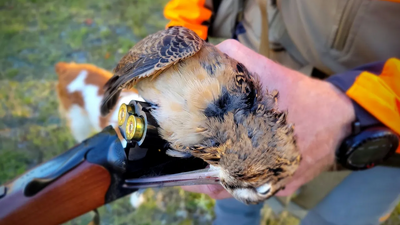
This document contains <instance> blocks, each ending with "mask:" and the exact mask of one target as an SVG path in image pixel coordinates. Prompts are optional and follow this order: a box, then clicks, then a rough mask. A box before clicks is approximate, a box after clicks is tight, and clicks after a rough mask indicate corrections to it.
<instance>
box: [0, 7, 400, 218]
mask: <svg viewBox="0 0 400 225" xmlns="http://www.w3.org/2000/svg"><path fill="white" fill-rule="evenodd" d="M166 1H167V0H153V1H144V0H132V1H125V0H107V1H106V0H86V1H80V0H68V1H67V0H60V1H51V0H13V1H6V0H2V1H0V15H1V16H0V68H1V69H2V70H1V71H0V183H5V182H6V181H8V180H10V179H12V178H14V177H16V176H17V175H20V174H22V173H23V172H24V171H26V170H28V169H30V168H32V167H34V166H35V165H37V164H40V163H42V162H44V161H46V160H48V159H50V158H52V157H54V156H56V155H58V154H60V153H62V152H63V151H65V150H67V149H68V148H70V147H72V146H73V145H74V144H75V142H74V140H73V138H72V136H71V135H70V133H69V132H68V130H67V128H66V125H65V123H64V121H62V120H61V119H60V116H59V114H58V102H57V98H56V93H55V89H54V87H55V83H56V81H57V80H56V79H57V76H56V74H55V72H54V65H55V64H56V63H57V62H59V61H68V62H69V61H75V62H78V63H92V64H95V65H97V66H100V67H102V68H105V69H108V70H111V69H112V68H113V67H114V66H115V65H116V63H117V61H118V60H119V59H120V58H121V57H122V55H123V54H124V53H125V52H126V51H127V50H128V49H129V48H130V47H132V46H133V45H134V44H135V43H136V42H137V41H139V40H140V39H142V38H143V37H145V36H146V35H147V34H149V33H153V32H155V31H158V30H160V29H162V28H163V27H164V25H165V23H166V21H165V19H164V18H163V15H162V9H163V6H164V5H165V3H166ZM144 197H145V199H146V201H145V203H144V204H142V205H141V206H140V207H139V208H138V209H134V208H132V206H131V205H130V204H129V198H122V199H119V200H117V201H115V202H113V203H111V204H108V205H105V206H103V207H101V208H100V209H99V212H100V217H101V223H102V224H115V225H118V224H121V225H122V224H143V225H144V224H181V225H186V224H211V221H212V219H213V217H214V213H213V206H214V204H215V201H214V200H212V199H210V198H209V197H207V196H205V195H201V194H195V193H188V192H184V191H183V190H181V189H179V188H164V189H160V190H158V189H157V190H156V189H148V190H147V191H146V192H145V193H144ZM399 213H400V207H398V208H397V209H396V211H395V213H394V214H393V215H392V217H391V218H390V220H389V221H388V222H387V225H391V224H398V223H399V222H400V221H399V220H398V215H399ZM396 218H397V220H396ZM90 219H91V214H90V213H88V214H86V215H83V216H81V217H78V218H76V219H74V220H72V221H70V222H68V223H67V224H71V225H75V224H88V222H89V221H90ZM264 224H269V225H278V224H292V225H294V224H298V220H296V219H294V218H293V217H290V216H287V215H279V216H273V215H272V214H271V211H270V210H268V208H265V209H264Z"/></svg>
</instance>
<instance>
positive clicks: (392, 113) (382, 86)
mask: <svg viewBox="0 0 400 225" xmlns="http://www.w3.org/2000/svg"><path fill="white" fill-rule="evenodd" d="M377 75H378V74H373V73H370V72H366V71H365V72H362V73H361V74H360V75H359V76H358V77H357V78H356V80H355V82H354V83H353V85H352V86H351V87H350V88H349V89H348V90H347V91H346V94H347V96H349V97H350V98H351V99H353V100H354V101H356V102H357V103H358V104H359V105H360V106H362V107H363V108H364V109H365V110H367V111H368V112H369V113H370V114H371V115H373V116H374V117H375V118H377V119H378V120H379V121H381V122H382V123H383V124H384V125H386V126H387V127H389V128H390V129H392V130H393V131H394V132H396V133H397V134H399V135H400V60H399V59H396V58H391V59H389V60H387V61H386V63H385V65H384V67H383V70H382V72H381V74H379V75H378V76H377ZM397 153H400V146H399V148H398V149H397Z"/></svg>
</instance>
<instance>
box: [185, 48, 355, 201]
mask: <svg viewBox="0 0 400 225" xmlns="http://www.w3.org/2000/svg"><path fill="white" fill-rule="evenodd" d="M217 47H218V49H219V50H221V51H222V52H224V53H226V54H228V55H229V56H230V57H232V58H234V59H236V60H237V61H239V62H241V63H243V64H244V65H245V66H246V67H247V69H248V70H249V71H251V72H253V73H255V74H257V75H258V76H259V77H260V80H261V82H262V84H263V87H264V88H266V89H267V90H268V91H273V90H278V91H279V98H278V107H279V109H280V110H287V111H288V112H289V113H288V122H289V123H293V124H294V125H295V134H296V138H297V144H298V148H299V151H300V152H301V155H302V161H301V163H300V166H299V168H298V169H297V171H296V173H295V174H294V176H293V177H292V178H291V181H290V182H289V183H288V184H287V185H286V188H285V189H284V190H282V191H280V192H278V193H277V195H281V196H286V195H290V194H292V193H294V192H295V191H296V190H297V189H298V188H299V187H301V186H302V185H303V184H305V183H307V182H309V181H310V180H312V179H313V178H314V177H316V176H317V175H318V174H320V173H321V172H322V171H324V170H325V169H326V168H328V167H329V166H331V165H332V164H333V163H334V152H335V149H336V148H337V147H338V145H339V144H340V143H341V141H342V140H343V139H344V138H345V137H346V136H348V135H349V134H350V132H351V123H352V121H354V120H355V114H354V109H353V106H352V104H351V101H350V99H349V98H348V97H346V95H345V94H344V93H342V92H341V91H339V90H338V89H337V88H336V87H334V86H333V85H331V84H330V83H328V82H325V81H320V80H316V79H312V78H309V77H307V76H305V75H303V74H301V73H299V72H297V71H294V70H291V69H288V68H286V67H283V66H281V65H279V64H277V63H274V62H273V61H271V60H269V59H267V58H265V57H264V56H262V55H260V54H258V53H256V52H254V51H252V50H250V49H248V48H247V47H245V46H243V45H242V44H240V43H239V42H237V41H234V40H227V41H224V42H222V43H221V44H219V45H217ZM183 189H184V190H187V191H192V192H200V193H205V194H208V195H210V196H211V197H212V198H215V199H222V198H228V197H231V195H230V194H229V193H228V192H227V191H226V190H225V189H224V188H223V187H222V186H220V185H199V186H186V187H183Z"/></svg>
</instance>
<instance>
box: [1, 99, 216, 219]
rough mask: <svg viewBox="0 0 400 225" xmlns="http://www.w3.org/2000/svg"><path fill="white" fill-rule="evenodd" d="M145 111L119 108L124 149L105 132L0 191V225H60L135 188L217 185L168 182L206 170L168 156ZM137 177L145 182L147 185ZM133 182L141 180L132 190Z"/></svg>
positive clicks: (136, 106) (144, 107) (140, 106)
mask: <svg viewBox="0 0 400 225" xmlns="http://www.w3.org/2000/svg"><path fill="white" fill-rule="evenodd" d="M150 110H151V107H150V106H149V105H148V104H147V103H143V102H135V101H131V102H130V103H129V104H128V105H122V106H121V108H120V112H119V118H118V119H119V121H118V122H119V131H120V132H121V134H122V136H123V137H124V139H125V140H127V144H126V146H125V147H123V145H122V143H121V141H120V139H119V138H118V135H117V132H116V130H115V129H114V128H113V127H112V126H108V127H106V128H105V129H104V130H103V131H101V132H100V133H98V134H96V135H94V136H93V137H91V138H89V139H86V140H84V141H83V142H81V143H80V144H78V145H76V146H75V147H73V148H71V149H69V150H68V151H66V152H65V153H63V154H61V155H58V156H57V157H55V158H53V159H51V160H49V161H47V162H45V163H43V164H41V165H39V166H37V167H35V168H33V169H32V170H30V171H28V172H26V173H25V174H23V175H21V176H19V177H18V178H16V179H15V180H13V181H11V182H9V183H7V184H5V185H3V186H0V225H18V224H23V225H25V224H41V225H46V224H49V225H53V224H61V223H64V222H67V221H69V220H71V219H73V218H75V217H78V216H80V215H82V214H84V213H87V212H89V211H91V210H94V209H96V208H98V207H100V206H102V205H104V204H106V203H110V202H112V201H114V200H116V199H119V198H121V197H123V196H125V195H128V194H131V193H133V192H135V191H137V190H138V188H142V187H155V186H159V187H160V186H176V185H185V184H198V183H216V182H218V180H217V179H214V178H212V177H207V178H204V179H203V178H199V179H197V180H198V181H194V182H193V181H191V180H184V181H183V182H182V181H178V180H179V179H178V180H174V179H173V178H171V176H172V177H174V176H175V174H181V173H182V172H189V173H190V171H194V170H198V169H204V168H206V166H207V164H206V163H205V162H204V161H203V160H201V159H197V158H193V157H189V158H184V159H182V158H176V157H170V156H168V155H167V154H166V151H167V150H168V143H166V142H165V141H164V140H163V139H162V138H161V137H160V136H159V135H158V132H157V128H158V124H157V123H156V121H155V119H154V118H153V117H152V116H151V114H150ZM132 118H133V119H132ZM184 174H186V173H184ZM165 175H167V176H165ZM178 176H179V175H178ZM143 177H145V179H144V180H146V179H150V180H148V181H149V182H148V183H147V184H144V183H143ZM155 177H164V178H163V179H161V180H163V182H160V180H157V179H156V180H151V179H153V178H155ZM192 177H193V176H192ZM138 178H141V179H142V180H140V179H139V181H140V183H138V184H136V185H135V180H137V179H138Z"/></svg>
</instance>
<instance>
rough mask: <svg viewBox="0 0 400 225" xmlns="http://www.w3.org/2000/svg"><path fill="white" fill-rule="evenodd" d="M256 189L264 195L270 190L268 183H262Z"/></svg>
mask: <svg viewBox="0 0 400 225" xmlns="http://www.w3.org/2000/svg"><path fill="white" fill-rule="evenodd" d="M256 190H257V192H258V194H260V195H266V194H268V193H269V191H270V190H271V185H270V184H263V185H261V186H260V187H258V188H256Z"/></svg>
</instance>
